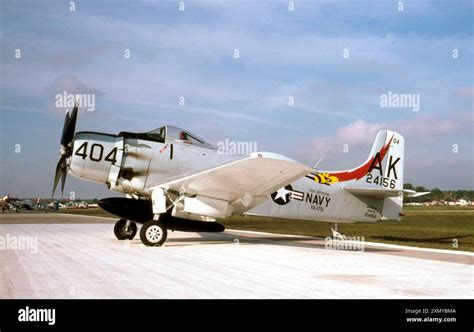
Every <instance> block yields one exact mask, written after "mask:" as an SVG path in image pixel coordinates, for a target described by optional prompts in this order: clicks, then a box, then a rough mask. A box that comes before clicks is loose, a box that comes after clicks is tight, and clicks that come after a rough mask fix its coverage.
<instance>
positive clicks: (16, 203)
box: [0, 195, 39, 212]
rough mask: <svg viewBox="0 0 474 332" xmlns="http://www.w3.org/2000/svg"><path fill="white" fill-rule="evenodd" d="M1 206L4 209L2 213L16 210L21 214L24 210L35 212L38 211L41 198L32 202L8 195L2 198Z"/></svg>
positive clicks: (0, 199) (0, 200)
mask: <svg viewBox="0 0 474 332" xmlns="http://www.w3.org/2000/svg"><path fill="white" fill-rule="evenodd" d="M0 206H1V207H2V212H5V211H10V210H14V211H15V212H21V211H24V210H28V211H33V210H37V209H38V206H39V198H37V199H36V200H35V201H32V200H30V199H20V198H12V197H10V196H9V195H6V196H4V197H2V198H0Z"/></svg>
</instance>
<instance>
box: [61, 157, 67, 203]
mask: <svg viewBox="0 0 474 332" xmlns="http://www.w3.org/2000/svg"><path fill="white" fill-rule="evenodd" d="M61 159H62V163H61V198H62V197H63V193H64V185H65V184H66V175H67V163H66V158H61Z"/></svg>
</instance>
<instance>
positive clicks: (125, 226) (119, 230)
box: [114, 219, 138, 240]
mask: <svg viewBox="0 0 474 332" xmlns="http://www.w3.org/2000/svg"><path fill="white" fill-rule="evenodd" d="M137 230H138V228H137V224H136V223H135V222H133V221H130V220H125V219H120V220H119V221H117V222H116V223H115V227H114V234H115V237H116V238H117V239H118V240H133V238H134V237H135V235H136V234H137Z"/></svg>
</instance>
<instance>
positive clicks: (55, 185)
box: [51, 158, 63, 197]
mask: <svg viewBox="0 0 474 332" xmlns="http://www.w3.org/2000/svg"><path fill="white" fill-rule="evenodd" d="M62 162H63V158H61V159H59V161H58V164H57V165H56V173H55V174H54V185H53V192H52V193H51V197H54V192H55V191H56V187H57V185H58V182H59V178H60V177H61V168H62V167H61V165H62Z"/></svg>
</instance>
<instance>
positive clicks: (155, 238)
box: [140, 220, 168, 247]
mask: <svg viewBox="0 0 474 332" xmlns="http://www.w3.org/2000/svg"><path fill="white" fill-rule="evenodd" d="M167 237H168V231H167V230H166V227H165V226H164V225H163V223H162V222H160V221H159V220H150V221H147V222H146V223H144V224H143V226H142V228H141V229H140V239H141V240H142V242H143V244H144V245H146V246H148V247H160V246H161V245H162V244H163V243H165V241H166V238H167Z"/></svg>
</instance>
